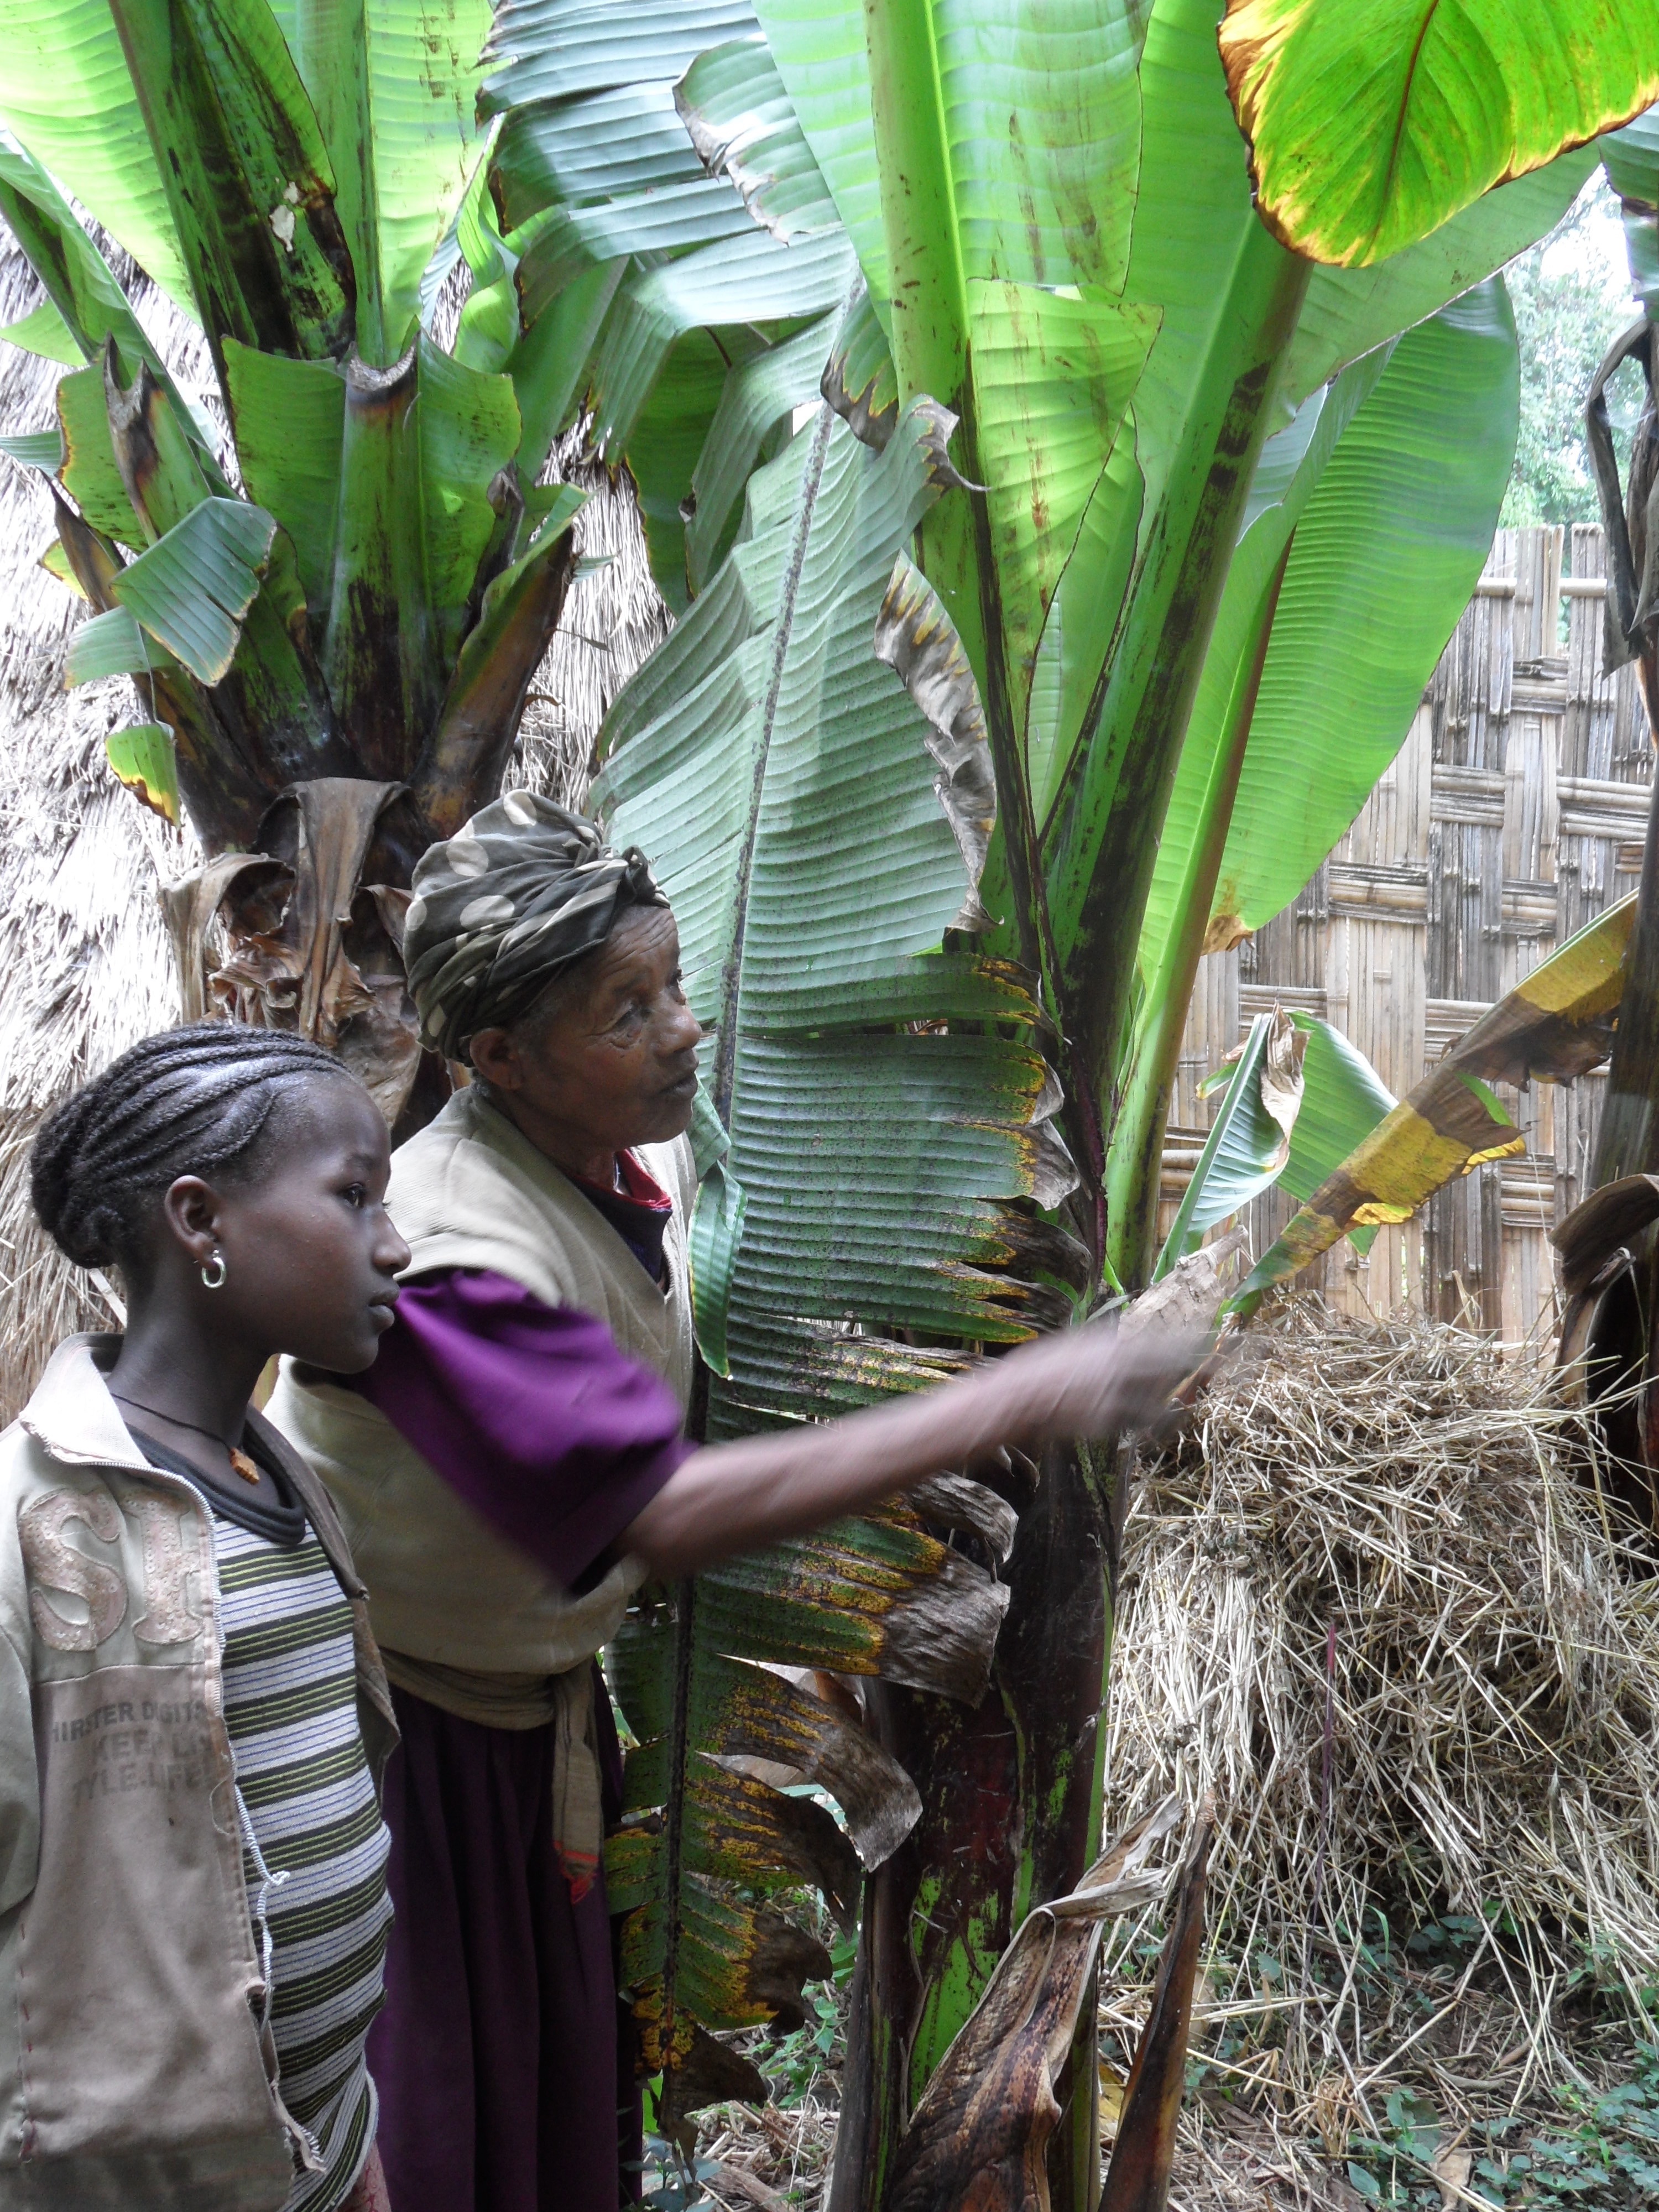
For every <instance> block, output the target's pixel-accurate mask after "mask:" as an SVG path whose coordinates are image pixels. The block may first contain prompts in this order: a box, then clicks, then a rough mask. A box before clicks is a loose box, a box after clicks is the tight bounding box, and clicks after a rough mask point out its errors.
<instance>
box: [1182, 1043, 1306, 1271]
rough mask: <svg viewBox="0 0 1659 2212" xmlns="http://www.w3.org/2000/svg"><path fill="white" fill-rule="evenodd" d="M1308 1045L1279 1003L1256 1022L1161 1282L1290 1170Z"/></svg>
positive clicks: (1186, 1197) (1185, 1201)
mask: <svg viewBox="0 0 1659 2212" xmlns="http://www.w3.org/2000/svg"><path fill="white" fill-rule="evenodd" d="M1306 1049H1307V1037H1306V1036H1305V1034H1304V1031H1303V1030H1300V1029H1298V1028H1297V1025H1296V1024H1294V1023H1293V1022H1292V1021H1291V1018H1290V1017H1289V1016H1288V1015H1287V1014H1285V1012H1283V1011H1282V1010H1281V1009H1280V1008H1279V1007H1277V1006H1275V1007H1274V1008H1273V1012H1271V1013H1270V1014H1258V1015H1257V1016H1256V1018H1255V1020H1254V1021H1253V1022H1252V1023H1251V1024H1250V1029H1249V1036H1247V1037H1246V1038H1245V1040H1244V1042H1243V1045H1241V1046H1240V1048H1239V1050H1238V1053H1237V1058H1236V1059H1235V1060H1234V1063H1233V1066H1232V1072H1231V1075H1230V1076H1229V1077H1228V1078H1227V1079H1226V1082H1227V1088H1226V1092H1225V1096H1224V1097H1223V1098H1222V1101H1221V1104H1220V1106H1219V1108H1218V1109H1217V1113H1216V1117H1215V1120H1214V1121H1212V1123H1211V1125H1210V1133H1209V1135H1208V1137H1207V1138H1206V1139H1205V1143H1204V1149H1203V1151H1202V1152H1200V1154H1199V1159H1198V1165H1197V1167H1196V1168H1194V1170H1193V1179H1192V1181H1191V1182H1189V1183H1188V1186H1187V1188H1186V1189H1185V1191H1184V1192H1183V1193H1182V1199H1181V1204H1180V1206H1178V1207H1177V1208H1176V1218H1175V1219H1174V1221H1173V1222H1172V1223H1171V1224H1170V1233H1169V1236H1168V1237H1166V1238H1165V1239H1164V1249H1163V1250H1162V1252H1160V1253H1159V1255H1158V1264H1157V1266H1156V1267H1154V1268H1153V1270H1152V1280H1153V1281H1154V1282H1158V1281H1161V1280H1162V1279H1163V1278H1164V1276H1165V1275H1167V1274H1168V1273H1169V1272H1170V1268H1171V1267H1174V1265H1175V1263H1176V1261H1177V1260H1180V1259H1182V1258H1184V1257H1185V1256H1186V1255H1188V1253H1189V1252H1194V1251H1196V1250H1197V1249H1198V1246H1199V1244H1200V1242H1201V1241H1202V1238H1203V1236H1204V1233H1205V1231H1206V1230H1207V1229H1211V1228H1212V1227H1213V1226H1214V1225H1215V1224H1216V1223H1217V1222H1218V1221H1224V1220H1225V1218H1227V1216H1228V1215H1229V1214H1230V1213H1237V1212H1239V1210H1240V1209H1241V1207H1243V1206H1248V1205H1249V1202H1250V1200H1252V1199H1253V1198H1255V1197H1257V1196H1259V1195H1260V1194H1261V1192H1262V1191H1264V1190H1266V1189H1267V1188H1268V1186H1269V1185H1270V1184H1271V1183H1273V1182H1277V1181H1278V1180H1279V1176H1281V1174H1282V1173H1283V1172H1284V1170H1285V1166H1286V1165H1287V1164H1288V1162H1289V1160H1290V1157H1291V1137H1292V1134H1293V1133H1294V1131H1295V1128H1296V1124H1297V1116H1298V1114H1299V1112H1300V1109H1301V1105H1302V1089H1303V1085H1302V1060H1303V1054H1304V1052H1305V1051H1306ZM1218 1073H1219V1071H1218ZM1212 1080H1213V1079H1212ZM1208 1087H1209V1086H1208V1085H1206V1088H1208Z"/></svg>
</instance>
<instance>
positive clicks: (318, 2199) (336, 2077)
mask: <svg viewBox="0 0 1659 2212" xmlns="http://www.w3.org/2000/svg"><path fill="white" fill-rule="evenodd" d="M213 1536H214V1544H215V1547H216V1556H217V1563H218V1571H219V1610H220V1621H221V1626H222V1631H223V1635H224V1656H223V1661H222V1665H223V1671H224V1686H225V1722H226V1726H227V1728H228V1730H229V1734H230V1741H231V1748H232V1750H233V1751H234V1754H235V1760H236V1782H237V1795H238V1797H239V1799H240V1804H241V1808H242V1816H243V1818H242V1839H243V1840H242V1855H243V1863H244V1866H245V1868H246V1874H247V1885H248V1896H249V1898H250V1899H251V1901H252V1905H253V1910H254V1923H255V1934H256V1936H258V1937H259V1938H260V1940H261V1941H262V1942H263V1943H264V1945H266V1946H267V1948H266V1957H267V1960H268V1966H267V1972H266V1981H267V1984H268V1986H269V1987H270V1992H271V1998H270V2027H271V2033H272V2035H273V2037H274V2039H275V2041H276V2057H277V2063H278V2066H279V2069H280V2075H279V2087H280V2091H281V2094H282V2099H283V2104H284V2105H285V2106H286V2107H287V2108H288V2110H289V2112H290V2113H291V2114H292V2115H293V2117H294V2118H295V2120H297V2121H298V2122H299V2123H300V2124H301V2126H302V2127H303V2128H304V2129H305V2130H307V2133H308V2134H309V2135H310V2136H312V2138H313V2141H314V2142H315V2144H316V2147H317V2152H318V2155H319V2158H320V2160H321V2161H322V2171H321V2172H315V2173H304V2174H301V2175H300V2176H299V2177H298V2178H297V2179H296V2180H295V2185H294V2187H293V2189H292V2190H291V2191H290V2192H289V2197H288V2201H287V2204H286V2206H285V2207H284V2212H301V2208H302V2207H303V2208H304V2212H334V2208H335V2207H336V2206H337V2205H338V2204H339V2203H341V2202H342V2201H343V2199H344V2197H346V2196H347V2195H349V2192H350V2190H351V2188H352V2185H353V2184H354V2183H355V2182H356V2179H357V2176H358V2173H359V2172H360V2171H361V2169H362V2164H363V2160H364V2159H365V2158H366V2157H367V2156H368V2148H369V2145H370V2144H371V2143H372V2142H373V2141H374V2120H375V2104H374V2083H373V2081H371V2080H370V2078H369V2075H368V2070H367V2069H366V2067H365V2065H364V2063H363V2042H364V2039H365V2037H366V2036H367V2035H368V2027H369V2023H370V2021H372V2020H373V2019H374V2015H375V2014H376V2013H377V2012H378V2011H379V2009H380V1978H381V1964H382V1961H383V1960H384V1958H385V1955H386V1936H387V1932H388V1930H389V1929H390V1926H391V1922H392V1903H391V1899H390V1898H389V1896H388V1895H387V1892H386V1854H387V1851H388V1850H389V1848H390V1839H389V1838H388V1837H387V1834H386V1827H385V1825H384V1823H383V1822H382V1820H381V1819H380V1807H379V1805H378V1803H377V1802H376V1800H375V1796H374V1782H373V1779H372V1778H371V1777H370V1774H369V1771H368V1761H367V1759H366V1758H365V1757H364V1753H363V1745H362V1736H361V1735H360V1733H359V1730H358V1725H357V1699H356V1664H355V1659H354V1654H353V1650H352V1639H351V1613H350V1609H349V1607H348V1605H347V1603H346V1600H345V1596H344V1594H343V1591H342V1590H341V1588H340V1585H339V1583H338V1582H337V1580H336V1578H335V1575H334V1571H333V1569H332V1568H331V1566H330V1565H329V1564H328V1560H327V1558H326V1556H325V1553H324V1551H323V1548H322V1546H321V1545H320V1544H319V1542H318V1541H317V1539H316V1536H315V1535H314V1534H313V1532H312V1530H311V1528H309V1526H307V1528H306V1531H305V1535H304V1538H303V1540H302V1541H301V1542H300V1543H299V1544H298V1545H297V1546H294V1547H288V1548H284V1547H281V1546H278V1545H276V1544H275V1543H272V1542H270V1541H269V1540H268V1539H267V1538H265V1537H264V1536H261V1535H256V1534H253V1533H252V1531H251V1530H249V1529H247V1528H240V1527H239V1526H237V1525H236V1524H235V1523H234V1522H231V1521H228V1520H227V1519H226V1518H225V1517H224V1516H222V1514H218V1513H216V1514H215V1515H214V1516H213Z"/></svg>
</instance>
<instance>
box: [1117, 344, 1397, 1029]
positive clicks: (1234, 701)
mask: <svg viewBox="0 0 1659 2212" xmlns="http://www.w3.org/2000/svg"><path fill="white" fill-rule="evenodd" d="M1388 361H1389V356H1388V354H1387V353H1386V351H1379V352H1377V353H1376V354H1374V355H1373V356H1371V357H1370V359H1369V360H1367V361H1365V362H1361V363H1358V364H1357V365H1356V366H1355V367H1354V368H1351V369H1348V370H1346V371H1345V372H1344V374H1342V376H1341V377H1340V379H1339V380H1337V381H1336V382H1335V383H1334V384H1333V385H1332V386H1329V387H1328V388H1327V389H1325V390H1322V391H1319V392H1315V393H1314V395H1313V396H1312V398H1310V399H1308V400H1306V401H1304V404H1303V405H1302V407H1301V408H1300V409H1299V410H1298V411H1297V416H1296V419H1295V421H1294V422H1291V424H1290V425H1289V426H1288V427H1287V428H1285V429H1284V430H1281V431H1280V432H1279V435H1277V436H1276V437H1274V438H1273V439H1270V440H1269V441H1268V442H1267V445H1266V446H1265V447H1263V448H1262V453H1261V460H1260V462H1259V463H1258V464H1257V466H1256V471H1255V482H1254V483H1252V485H1251V487H1250V496H1249V501H1248V503H1247V505H1246V507H1245V510H1244V516H1243V526H1242V528H1241V530H1240V532H1239V538H1238V545H1237V550H1236V551H1235V552H1234V555H1233V559H1232V565H1231V568H1229V570H1228V572H1227V587H1226V590H1225V593H1224V594H1223V597H1222V601H1221V607H1220V611H1219V612H1218V614H1217V617H1216V624H1215V629H1214V630H1213V631H1212V634H1211V638H1210V649H1209V651H1208V653H1206V655H1205V658H1204V672H1203V675H1202V677H1201V678H1200V682H1199V690H1198V696H1197V698H1196V699H1195V700H1194V702H1193V712H1192V717H1191V720H1189V721H1188V725H1187V735H1186V739H1185V742H1184V743H1183V744H1182V750H1181V763H1180V766H1179V767H1178V769H1176V780H1175V787H1174V788H1173V790H1172V791H1171V792H1170V807H1169V811H1168V813H1167V814H1166V815H1165V817H1164V833H1163V836H1162V838H1161V840H1160V842H1159V844H1158V865H1157V867H1156V868H1155V870H1154V872H1153V875H1152V889H1151V890H1150V891H1149V893H1148V894H1147V899H1146V919H1145V921H1143V923H1142V925H1141V944H1140V966H1141V972H1142V975H1143V977H1144V978H1145V979H1146V987H1147V990H1148V992H1149V994H1152V996H1153V997H1154V998H1155V997H1156V995H1157V987H1156V985H1155V984H1154V982H1153V981H1152V978H1153V976H1154V975H1155V974H1156V973H1157V971H1158V969H1159V967H1160V965H1161V964H1162V962H1163V959H1164V948H1165V946H1166V945H1170V944H1171V943H1173V941H1174V940H1175V939H1176V935H1177V933H1178V932H1179V931H1180V929H1181V927H1182V922H1183V921H1184V920H1185V919H1186V918H1187V916H1188V912H1189V909H1190V908H1192V906H1193V905H1194V902H1200V903H1201V904H1202V907H1203V916H1202V920H1201V921H1200V934H1202V928H1203V924H1204V923H1205V922H1207V921H1208V918H1209V911H1210V898H1211V890H1212V884H1213V881H1214V871H1215V869H1216V867H1217V866H1218V862H1219V858H1220V849H1221V848H1220V847H1219V846H1217V848H1216V849H1215V850H1213V851H1212V852H1211V853H1210V854H1209V856H1208V871H1209V872H1208V873H1207V874H1206V875H1204V876H1202V877H1201V878H1195V876H1194V869H1195V867H1196V868H1199V869H1201V868H1202V867H1203V866H1204V857H1203V847H1204V844H1205V842H1206V840H1214V839H1216V838H1217V837H1218V836H1219V837H1220V838H1221V839H1224V840H1225V836H1226V835H1227V829H1228V823H1229V821H1230V819H1231V812H1232V800H1233V797H1234V793H1235V791H1236V782H1235V781H1231V780H1230V778H1229V773H1228V771H1229V766H1230V763H1228V762H1227V760H1226V759H1225V749H1226V747H1227V746H1228V745H1229V744H1236V745H1237V747H1239V748H1240V749H1241V752H1242V750H1243V748H1244V747H1246V746H1247V745H1248V744H1249V737H1250V731H1251V727H1252V722H1253V710H1254V701H1253V698H1252V697H1249V696H1246V697H1243V698H1241V687H1249V685H1250V684H1251V676H1252V670H1251V663H1252V659H1253V658H1254V657H1255V655H1257V653H1259V652H1260V651H1261V647H1262V645H1263V642H1264V641H1265V638H1266V635H1267V632H1268V631H1269V630H1270V629H1271V627H1272V624H1273V618H1274V611H1275V608H1276V605H1277V604H1278V600H1279V596H1280V585H1279V576H1280V572H1281V568H1282V567H1283V564H1284V560H1285V551H1286V549H1287V547H1288V546H1289V545H1290V544H1291V538H1292V537H1293V535H1294V534H1295V532H1296V529H1297V525H1298V524H1299V522H1300V521H1301V520H1302V517H1303V515H1304V513H1305V512H1306V510H1307V507H1308V503H1309V501H1310V500H1311V499H1312V498H1313V496H1314V494H1315V491H1316V489H1317V487H1318V484H1319V483H1320V480H1321V478H1322V476H1323V475H1324V472H1325V471H1326V469H1327V467H1328V465H1329V463H1330V459H1331V456H1332V454H1333V453H1334V452H1335V451H1336V448H1337V442H1338V441H1339V440H1340V437H1341V436H1342V435H1343V433H1344V432H1345V431H1346V428H1347V427H1348V425H1349V423H1350V422H1352V420H1353V418H1354V416H1355V414H1356V412H1357V411H1358V409H1359V407H1360V406H1361V404H1363V403H1364V400H1365V399H1366V398H1368V396H1369V395H1370V392H1372V391H1373V390H1374V389H1375V387H1376V384H1377V381H1378V379H1379V378H1380V377H1382V376H1383V374H1384V373H1385V371H1386V369H1387V367H1388ZM1241 710H1242V712H1241ZM1322 738H1323V741H1325V742H1328V732H1327V733H1322ZM1310 765H1311V757H1310ZM1231 766H1232V769H1233V773H1234V775H1235V776H1236V775H1237V763H1231ZM1338 827H1339V829H1340V828H1341V827H1346V823H1342V824H1339V825H1338ZM1298 888H1299V886H1298ZM1188 988H1190V978H1188V981H1187V983H1186V986H1185V987H1183V988H1182V990H1181V993H1180V995H1181V996H1182V999H1183V1000H1184V998H1185V995H1186V990H1187V989H1188Z"/></svg>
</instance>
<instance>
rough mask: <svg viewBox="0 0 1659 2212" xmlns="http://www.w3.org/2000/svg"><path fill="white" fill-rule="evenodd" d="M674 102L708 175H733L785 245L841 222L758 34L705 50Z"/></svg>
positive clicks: (758, 217) (766, 225) (748, 202)
mask: <svg viewBox="0 0 1659 2212" xmlns="http://www.w3.org/2000/svg"><path fill="white" fill-rule="evenodd" d="M674 102H675V105H676V106H677V107H678V110H679V112H680V115H681V118H682V119H683V120H684V124H685V127H686V130H687V131H688V132H689V133H690V137H691V142H692V143H693V145H694V146H696V149H697V152H698V154H699V155H701V156H702V164H703V167H705V168H706V169H707V170H708V173H709V175H710V176H711V177H714V176H723V177H726V179H729V181H730V182H731V184H732V185H733V186H734V187H735V188H736V190H737V191H738V192H739V193H741V195H742V197H743V201H744V205H745V206H746V207H747V208H748V210H749V211H750V214H751V215H752V216H754V218H755V220H756V221H757V222H759V223H761V224H762V225H763V227H764V228H766V229H768V230H769V231H770V232H771V233H772V234H773V236H774V237H775V238H781V239H782V240H783V241H784V242H785V244H786V245H787V244H788V243H789V242H790V240H793V239H796V238H810V237H811V236H812V235H813V234H815V233H817V232H819V231H823V230H833V229H835V228H836V227H837V225H838V224H839V222H840V220H841V219H840V217H839V216H838V215H837V214H836V204H835V202H834V200H833V199H831V197H829V187H828V185H826V184H825V183H824V181H823V172H822V171H821V170H820V168H819V167H818V165H817V162H816V161H814V160H813V159H812V153H811V148H810V147H809V146H808V145H807V143H806V134H805V131H802V129H801V127H800V120H799V117H798V116H797V115H796V113H795V111H794V107H793V105H792V103H791V101H790V99H789V95H788V94H787V92H786V91H785V90H784V88H783V81H782V79H781V77H780V76H779V75H778V71H777V64H775V62H774V61H773V59H772V57H771V55H770V54H769V52H767V49H766V43H765V40H763V39H762V38H760V37H759V36H758V34H757V35H756V36H755V37H753V38H750V39H734V40H732V41H731V42H730V43H729V44H728V45H726V46H714V47H711V48H710V50H709V51H708V52H707V53H706V54H700V55H699V56H698V58H697V59H696V61H695V62H693V63H692V64H691V66H690V69H689V70H687V71H686V73H685V75H684V76H683V77H682V78H681V80H680V82H679V83H678V85H677V86H676V87H675V88H674Z"/></svg>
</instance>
